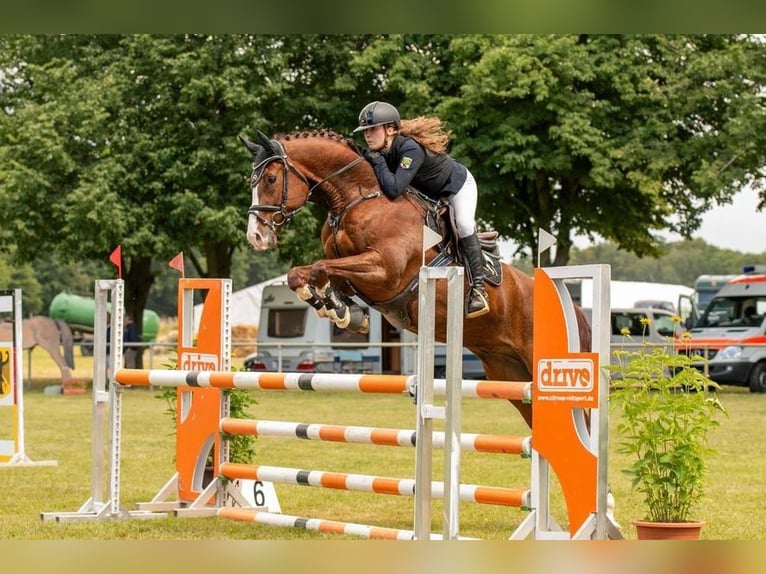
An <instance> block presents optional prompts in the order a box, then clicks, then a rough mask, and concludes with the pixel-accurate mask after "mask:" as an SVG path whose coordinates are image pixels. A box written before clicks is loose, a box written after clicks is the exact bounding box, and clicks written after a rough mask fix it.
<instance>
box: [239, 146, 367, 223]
mask: <svg viewBox="0 0 766 574" xmlns="http://www.w3.org/2000/svg"><path fill="white" fill-rule="evenodd" d="M273 143H275V144H276V145H277V146H278V148H279V153H277V154H275V155H273V156H270V157H267V158H266V159H264V160H262V161H261V162H259V163H257V164H256V163H253V174H252V176H251V177H250V187H251V189H252V188H255V187H256V186H257V185H258V182H259V181H260V180H261V178H262V177H263V174H264V172H265V170H266V167H267V166H268V165H269V164H271V163H274V162H275V161H278V162H280V163H281V164H282V202H281V203H280V204H279V205H263V204H259V205H251V206H250V208H249V209H248V210H247V213H248V215H254V216H255V218H256V219H257V220H258V221H259V222H260V223H261V224H263V225H265V226H266V227H268V228H269V229H271V231H273V232H274V233H276V232H277V229H276V228H277V227H282V226H283V225H287V224H288V223H289V222H290V220H291V219H292V218H293V217H294V216H295V214H296V213H298V212H299V211H300V210H301V209H303V206H305V205H306V204H307V203H308V201H309V198H310V197H311V194H312V193H313V191H314V190H315V189H317V188H318V187H319V186H321V185H322V184H323V183H325V182H327V181H329V180H330V179H332V178H334V177H336V176H338V175H340V174H342V173H344V172H346V171H348V170H349V169H351V168H352V167H354V166H355V165H357V164H358V163H360V162H362V161H364V157H363V156H361V155H360V156H359V157H357V158H355V159H353V160H352V161H351V162H350V163H348V164H346V165H345V166H343V167H341V168H340V169H338V170H335V171H334V172H332V173H331V174H330V175H328V176H327V177H325V178H324V179H322V180H321V181H318V182H316V183H314V185H311V183H310V182H309V179H308V178H307V177H306V176H305V175H304V174H303V172H301V170H300V169H298V168H297V167H296V166H295V165H294V164H293V163H292V162H291V161H290V159H289V158H288V157H287V151H286V150H285V146H284V145H283V144H282V142H280V141H277V140H273ZM291 171H292V172H293V173H294V174H295V175H297V176H298V177H299V178H301V180H302V181H303V183H305V184H306V187H307V188H308V192H307V193H306V199H304V200H303V203H301V204H300V205H299V206H298V207H296V208H295V209H292V210H290V209H288V208H287V200H288V196H287V194H288V189H287V176H288V174H289V172H291ZM262 211H263V212H267V213H273V214H274V215H272V216H271V220H268V219H265V218H264V217H263V216H262V215H261V214H260V212H262Z"/></svg>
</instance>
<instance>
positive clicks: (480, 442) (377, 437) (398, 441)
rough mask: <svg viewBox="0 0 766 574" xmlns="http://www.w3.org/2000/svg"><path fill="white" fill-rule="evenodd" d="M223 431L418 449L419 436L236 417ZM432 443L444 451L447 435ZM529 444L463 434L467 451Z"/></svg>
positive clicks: (519, 448) (523, 448) (526, 449)
mask: <svg viewBox="0 0 766 574" xmlns="http://www.w3.org/2000/svg"><path fill="white" fill-rule="evenodd" d="M220 430H221V432H223V433H226V434H230V435H253V436H261V437H264V436H268V437H283V438H298V439H304V440H318V441H328V442H346V443H355V444H375V445H383V446H415V445H416V435H417V433H416V432H415V431H414V430H407V429H392V428H373V427H362V426H342V425H327V424H313V423H297V422H287V421H284V422H283V421H264V420H252V419H234V418H224V419H221V423H220ZM433 443H434V444H433V446H434V447H435V448H444V433H443V432H434V433H433ZM530 443H531V438H530V437H516V436H506V435H497V434H476V433H463V434H461V435H460V448H461V449H462V450H465V451H475V452H485V453H495V454H518V455H523V456H530V455H531V450H532V447H531V444H530Z"/></svg>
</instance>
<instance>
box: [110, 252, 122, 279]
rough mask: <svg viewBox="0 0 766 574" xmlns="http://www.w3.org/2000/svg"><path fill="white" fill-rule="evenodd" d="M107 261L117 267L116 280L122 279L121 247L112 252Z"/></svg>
mask: <svg viewBox="0 0 766 574" xmlns="http://www.w3.org/2000/svg"><path fill="white" fill-rule="evenodd" d="M109 261H111V262H112V263H114V264H115V265H116V266H117V278H118V279H122V245H118V246H117V248H116V249H115V250H114V251H112V254H111V255H110V256H109Z"/></svg>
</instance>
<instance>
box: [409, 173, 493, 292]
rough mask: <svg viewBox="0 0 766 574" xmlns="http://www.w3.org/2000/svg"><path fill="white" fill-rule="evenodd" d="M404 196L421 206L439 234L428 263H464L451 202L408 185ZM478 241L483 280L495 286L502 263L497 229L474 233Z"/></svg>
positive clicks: (433, 265) (431, 264)
mask: <svg viewBox="0 0 766 574" xmlns="http://www.w3.org/2000/svg"><path fill="white" fill-rule="evenodd" d="M407 197H408V198H409V199H410V200H412V201H414V202H417V203H418V204H420V205H421V206H423V208H424V209H425V221H424V222H423V224H424V225H426V226H427V227H428V228H429V229H431V231H434V232H436V233H438V234H439V235H441V237H442V240H441V241H440V242H439V245H438V247H439V254H438V255H437V256H436V257H435V258H434V260H433V261H431V262H430V263H429V264H428V265H429V266H431V267H435V266H437V265H448V264H449V263H453V262H454V263H459V264H461V265H463V264H464V261H463V257H464V256H463V253H462V251H461V250H460V246H459V243H458V241H457V237H458V235H457V227H456V225H455V216H454V213H453V210H452V206H451V205H450V204H449V203H446V202H444V201H441V200H440V201H435V200H433V199H431V198H430V197H428V196H427V195H425V194H423V193H421V192H419V191H418V190H416V189H413V188H410V189H409V190H408V191H407ZM476 235H477V237H478V238H479V245H481V250H482V253H483V254H484V281H485V282H486V283H489V284H491V285H495V286H498V285H500V284H501V283H502V282H503V266H502V261H501V258H500V248H499V247H498V245H497V237H498V235H499V234H498V232H497V231H494V230H491V231H480V232H478V233H477V234H476Z"/></svg>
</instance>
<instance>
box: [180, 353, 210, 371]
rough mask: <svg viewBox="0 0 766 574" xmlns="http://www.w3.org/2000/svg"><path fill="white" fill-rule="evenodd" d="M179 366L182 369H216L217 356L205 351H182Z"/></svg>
mask: <svg viewBox="0 0 766 574" xmlns="http://www.w3.org/2000/svg"><path fill="white" fill-rule="evenodd" d="M179 368H180V370H182V371H217V370H218V357H216V356H215V355H208V354H207V353H183V354H182V355H181V366H180V367H179Z"/></svg>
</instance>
